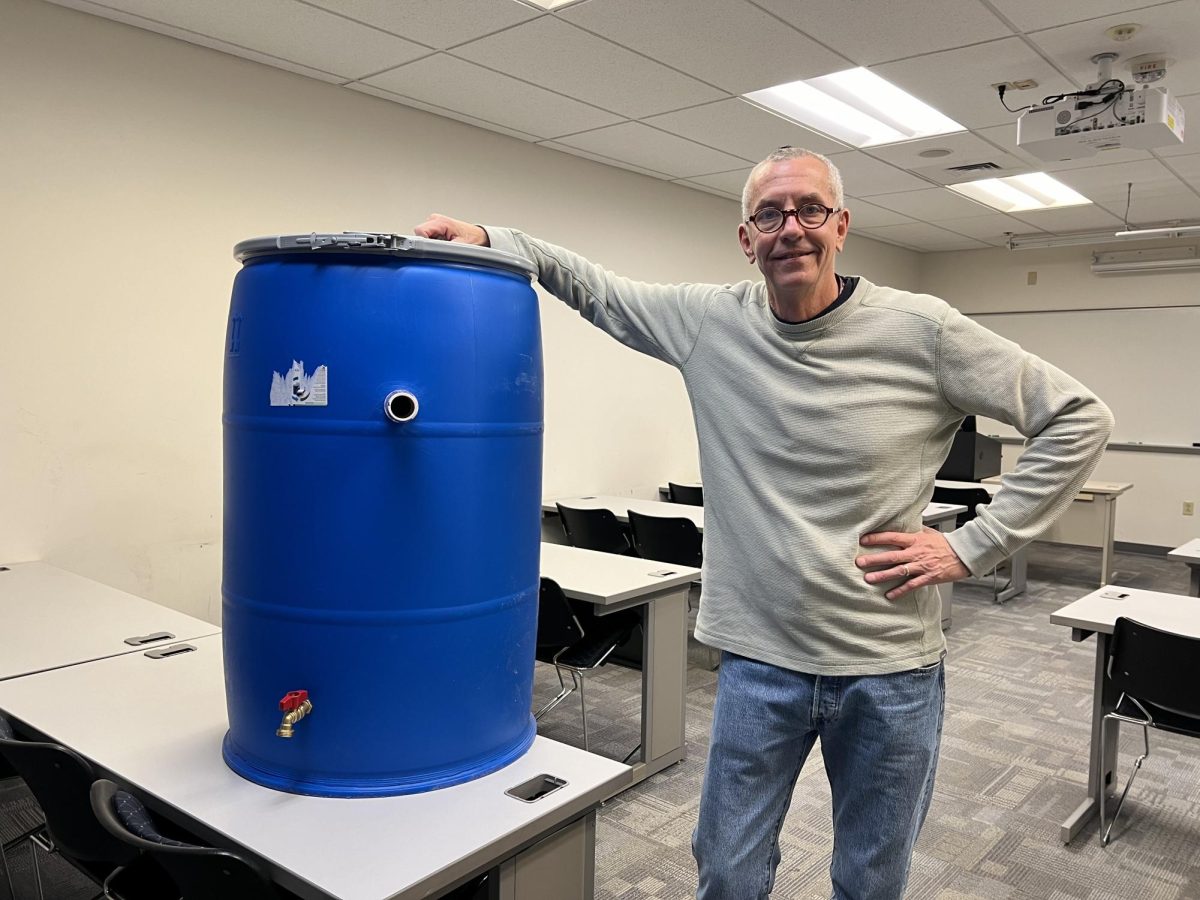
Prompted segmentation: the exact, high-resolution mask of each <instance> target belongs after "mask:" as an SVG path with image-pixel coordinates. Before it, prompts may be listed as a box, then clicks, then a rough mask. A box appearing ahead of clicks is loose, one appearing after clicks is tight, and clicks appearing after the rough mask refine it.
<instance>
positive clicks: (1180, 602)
mask: <svg viewBox="0 0 1200 900" xmlns="http://www.w3.org/2000/svg"><path fill="white" fill-rule="evenodd" d="M1119 616H1125V617H1126V618H1129V619H1135V620H1137V621H1138V622H1142V623H1143V624H1146V625H1151V626H1153V627H1155V628H1160V629H1162V630H1164V631H1174V632H1176V633H1178V634H1186V635H1190V636H1193V637H1200V604H1197V603H1195V602H1194V601H1193V600H1191V598H1189V597H1185V596H1183V595H1181V594H1165V593H1162V592H1160V591H1143V590H1138V589H1135V588H1126V587H1116V586H1113V585H1105V586H1104V587H1102V588H1100V589H1099V590H1096V591H1092V592H1091V593H1090V594H1088V595H1087V596H1085V597H1081V598H1080V599H1078V600H1076V601H1075V602H1074V603H1070V604H1068V605H1067V606H1064V607H1062V608H1061V609H1059V610H1057V611H1056V612H1054V613H1052V614H1051V616H1050V621H1051V623H1052V624H1054V625H1066V626H1067V627H1068V628H1070V629H1071V640H1073V641H1082V640H1086V639H1087V638H1088V637H1090V636H1091V635H1093V634H1094V635H1096V665H1095V673H1096V675H1095V682H1094V685H1093V688H1092V738H1091V747H1090V750H1089V753H1088V792H1087V798H1086V799H1085V800H1084V801H1083V802H1082V803H1080V804H1079V806H1078V807H1077V808H1076V810H1075V811H1074V812H1073V813H1071V815H1070V816H1068V817H1067V819H1066V821H1064V822H1063V824H1062V827H1061V829H1060V836H1061V838H1062V841H1063V843H1064V844H1069V843H1070V842H1071V839H1072V838H1074V837H1075V836H1076V835H1077V834H1078V833H1079V831H1080V829H1081V828H1083V826H1084V825H1085V824H1086V823H1087V821H1088V820H1089V819H1090V818H1091V817H1092V815H1093V814H1095V813H1096V812H1097V811H1098V810H1099V809H1100V792H1101V791H1102V790H1105V789H1106V788H1108V787H1109V786H1111V785H1112V784H1113V781H1114V777H1115V776H1114V773H1115V771H1116V768H1117V746H1118V745H1117V737H1118V731H1119V726H1118V727H1116V728H1112V727H1110V728H1109V729H1108V734H1107V737H1108V740H1107V741H1105V742H1104V746H1101V741H1100V722H1101V721H1102V720H1103V718H1104V716H1105V715H1106V714H1107V713H1110V712H1112V710H1113V708H1114V707H1115V706H1116V703H1117V699H1118V695H1117V693H1116V692H1115V691H1113V690H1112V689H1111V687H1110V682H1109V681H1108V679H1106V678H1105V677H1104V664H1105V660H1106V659H1107V657H1108V647H1109V641H1110V640H1111V639H1112V632H1113V627H1114V625H1115V624H1116V621H1117V618H1118V617H1119Z"/></svg>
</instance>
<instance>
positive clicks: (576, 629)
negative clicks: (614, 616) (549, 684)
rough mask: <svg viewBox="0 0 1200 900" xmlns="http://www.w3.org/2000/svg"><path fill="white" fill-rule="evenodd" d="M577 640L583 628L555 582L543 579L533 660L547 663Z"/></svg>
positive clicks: (581, 634)
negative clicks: (535, 649) (534, 658)
mask: <svg viewBox="0 0 1200 900" xmlns="http://www.w3.org/2000/svg"><path fill="white" fill-rule="evenodd" d="M581 637H583V626H582V625H581V624H580V622H579V619H578V617H577V616H576V615H575V610H574V609H573V608H572V606H571V601H570V600H569V599H568V598H567V595H566V594H564V593H563V589H562V588H561V587H559V584H558V582H557V581H554V580H553V579H551V578H543V579H542V584H541V589H540V591H539V593H538V623H537V651H536V653H535V656H536V658H537V659H538V660H539V661H540V662H550V661H551V660H552V659H553V658H554V654H555V653H557V652H558V651H559V650H561V649H562V648H563V647H569V646H571V644H574V643H575V642H576V641H577V640H579V639H580V638H581Z"/></svg>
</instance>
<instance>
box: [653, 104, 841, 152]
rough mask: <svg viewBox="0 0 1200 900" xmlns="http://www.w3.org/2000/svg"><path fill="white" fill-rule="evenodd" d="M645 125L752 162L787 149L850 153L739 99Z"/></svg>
mask: <svg viewBox="0 0 1200 900" xmlns="http://www.w3.org/2000/svg"><path fill="white" fill-rule="evenodd" d="M644 121H645V122H646V124H647V125H653V126H654V127H655V128H661V129H662V130H663V131H669V132H671V133H672V134H677V135H679V136H680V137H685V138H689V139H691V140H693V141H697V142H698V143H701V144H707V145H708V146H709V147H713V148H715V149H717V150H723V151H724V152H726V153H732V154H733V155H734V156H740V157H742V159H747V160H750V161H751V162H758V161H759V160H761V159H763V158H765V157H766V155H767V154H768V153H770V152H771V151H772V150H776V149H778V148H779V147H783V146H785V145H789V146H792V147H804V148H805V149H807V150H812V151H814V152H816V153H836V152H838V151H839V150H842V151H844V150H846V149H848V148H847V147H846V146H845V145H844V144H839V143H838V142H837V141H834V140H831V139H830V138H827V137H825V136H824V135H822V134H817V132H815V131H809V130H808V129H807V128H805V127H804V126H802V125H797V124H796V123H795V122H792V121H790V120H788V119H784V118H781V117H779V116H777V115H775V114H774V113H769V112H767V111H766V110H764V109H760V108H759V107H757V106H755V105H754V104H753V103H747V102H746V101H745V100H742V99H740V98H737V97H733V98H731V99H729V100H721V101H718V102H717V103H706V104H705V105H704V106H694V107H692V108H691V109H681V110H679V111H678V112H672V113H667V114H665V115H662V116H654V117H652V118H649V119H645V120H644Z"/></svg>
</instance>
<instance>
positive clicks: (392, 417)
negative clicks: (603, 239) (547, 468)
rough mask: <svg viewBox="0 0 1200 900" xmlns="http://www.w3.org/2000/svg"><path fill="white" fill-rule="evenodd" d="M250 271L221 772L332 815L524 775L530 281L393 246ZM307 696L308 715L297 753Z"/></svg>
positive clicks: (229, 519)
mask: <svg viewBox="0 0 1200 900" xmlns="http://www.w3.org/2000/svg"><path fill="white" fill-rule="evenodd" d="M235 255H236V256H237V258H238V259H239V260H241V261H242V263H243V267H242V270H241V271H240V272H239V273H238V276H237V279H236V281H235V284H234V289H233V301H232V307H231V310H230V316H229V330H228V342H227V346H226V356H225V413H224V427H225V449H224V457H225V523H224V528H225V533H224V573H223V582H222V594H223V600H224V604H223V622H222V626H223V635H224V652H225V689H226V698H227V703H228V708H229V733H228V735H227V736H226V738H225V742H224V748H223V749H224V757H225V760H226V762H227V763H228V764H229V766H230V767H232V768H233V769H234V771H236V772H238V773H239V774H240V775H242V776H244V777H246V778H248V779H250V780H251V781H254V782H257V783H259V784H264V785H267V786H269V787H272V788H277V789H280V790H285V791H292V792H295V793H301V794H315V795H320V796H331V797H369V796H387V795H393V794H404V793H412V792H417V791H425V790H431V789H433V788H439V787H445V786H448V785H452V784H457V783H460V782H463V781H468V780H470V779H472V778H477V777H479V776H481V775H485V774H487V773H489V772H492V771H495V770H496V769H498V768H501V767H502V766H505V765H507V764H508V763H510V762H511V761H512V760H514V759H516V758H517V757H519V756H520V755H521V754H523V753H524V752H525V751H526V750H527V749H528V748H529V746H530V744H531V743H532V742H533V738H534V733H535V726H534V722H533V718H532V716H531V715H530V707H531V704H532V692H533V664H534V645H535V637H536V631H537V601H538V551H539V546H540V521H539V520H540V501H541V459H542V455H541V453H542V352H541V336H540V329H539V324H538V307H537V298H536V295H535V294H534V291H533V289H532V287H531V286H530V281H529V278H530V274H531V273H532V267H531V266H530V265H529V264H528V263H527V262H526V261H524V260H522V259H519V258H518V257H515V256H512V255H510V254H506V253H500V252H498V251H494V250H490V249H487V248H479V247H468V246H463V245H458V244H448V243H444V242H440V241H429V240H423V239H420V238H408V237H401V236H397V235H374V234H338V235H321V234H314V235H301V236H282V237H272V238H259V239H255V240H251V241H244V242H242V243H241V244H238V246H237V247H236V248H235ZM298 692H305V694H306V696H307V699H308V702H309V704H310V706H311V711H307V715H303V717H298V716H297V715H296V714H295V713H293V716H292V717H293V718H295V719H297V720H296V721H295V722H294V725H291V726H290V727H291V737H281V736H278V735H277V731H280V732H285V731H287V728H286V727H285V726H284V722H283V716H284V715H285V712H286V711H287V709H292V708H295V707H299V706H301V705H302V704H301V703H300V700H301V699H302V695H301V694H300V693H298ZM285 698H290V700H289V699H285ZM281 703H282V704H283V706H284V707H286V709H281Z"/></svg>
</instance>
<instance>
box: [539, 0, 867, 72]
mask: <svg viewBox="0 0 1200 900" xmlns="http://www.w3.org/2000/svg"><path fill="white" fill-rule="evenodd" d="M558 15H559V16H560V17H561V18H563V19H566V20H567V21H569V22H574V23H575V24H576V25H579V26H581V27H583V28H586V29H587V30H588V31H591V32H593V33H594V34H599V35H601V36H603V37H607V38H611V39H612V40H614V41H616V42H617V43H619V44H624V45H625V46H626V47H629V48H630V49H632V50H637V51H638V52H639V53H644V54H645V55H647V56H649V57H651V58H652V59H657V60H659V61H660V62H663V63H665V64H666V65H668V66H672V67H674V68H676V69H678V70H679V71H681V72H686V73H687V74H689V75H692V76H694V77H696V78H699V79H701V80H702V81H707V82H708V83H709V84H713V85H716V86H717V87H719V88H722V89H723V90H726V91H729V92H730V93H734V94H744V93H746V92H747V91H753V90H758V89H759V88H765V87H770V86H772V85H775V84H781V83H783V82H786V81H795V80H796V79H799V78H811V77H813V76H816V75H826V74H828V73H830V72H837V71H840V70H841V69H846V68H850V67H851V66H852V63H851V62H850V60H848V59H846V58H845V57H843V56H839V55H838V54H836V53H834V52H833V51H831V50H828V49H827V48H825V47H823V46H821V45H820V44H818V43H817V42H816V41H814V40H812V39H811V38H808V37H806V36H804V35H803V34H801V33H800V32H799V31H796V30H795V29H794V28H790V27H788V26H787V25H785V24H784V23H782V22H780V20H779V19H777V18H775V17H774V16H772V15H770V14H769V13H767V12H765V11H763V10H761V9H759V8H758V7H756V6H752V5H751V4H750V3H748V2H746V0H722V2H718V3H697V2H696V0H654V2H652V3H647V2H646V0H585V2H583V3H579V4H577V5H575V6H569V7H567V8H565V9H564V10H563V11H562V12H561V13H559V14H558Z"/></svg>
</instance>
